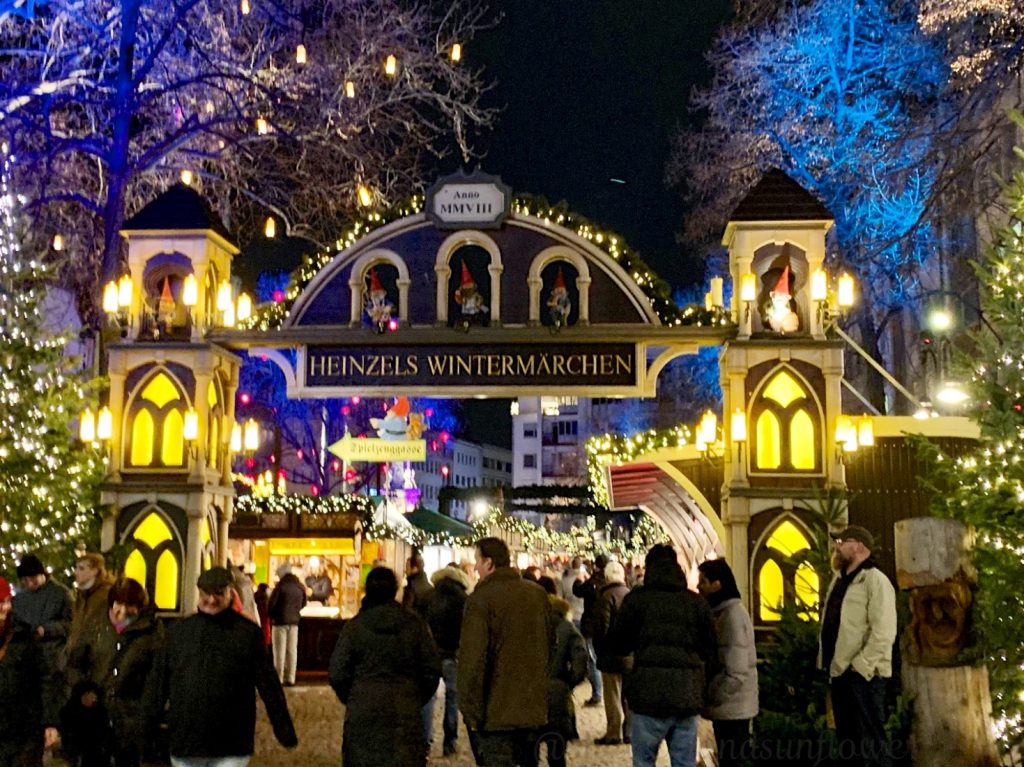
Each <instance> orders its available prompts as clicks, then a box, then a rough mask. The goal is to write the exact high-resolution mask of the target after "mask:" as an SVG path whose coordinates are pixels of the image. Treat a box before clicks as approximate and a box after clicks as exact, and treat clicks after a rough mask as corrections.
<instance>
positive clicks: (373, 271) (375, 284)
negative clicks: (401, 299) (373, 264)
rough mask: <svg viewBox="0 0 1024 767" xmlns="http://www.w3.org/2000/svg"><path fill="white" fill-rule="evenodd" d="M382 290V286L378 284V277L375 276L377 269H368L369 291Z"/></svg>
mask: <svg viewBox="0 0 1024 767" xmlns="http://www.w3.org/2000/svg"><path fill="white" fill-rule="evenodd" d="M378 290H379V291H381V292H384V286H383V285H381V284H380V278H379V277H378V276H377V270H376V269H371V270H370V292H371V293H376V292H377V291H378Z"/></svg>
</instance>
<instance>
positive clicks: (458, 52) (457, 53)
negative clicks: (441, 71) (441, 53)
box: [451, 43, 462, 62]
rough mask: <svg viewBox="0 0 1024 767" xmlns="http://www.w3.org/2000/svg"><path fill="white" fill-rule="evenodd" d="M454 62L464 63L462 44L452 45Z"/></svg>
mask: <svg viewBox="0 0 1024 767" xmlns="http://www.w3.org/2000/svg"><path fill="white" fill-rule="evenodd" d="M451 56H452V61H456V62H458V61H462V43H452V53H451Z"/></svg>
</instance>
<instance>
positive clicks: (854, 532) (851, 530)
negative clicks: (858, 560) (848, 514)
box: [832, 525, 875, 551]
mask: <svg viewBox="0 0 1024 767" xmlns="http://www.w3.org/2000/svg"><path fill="white" fill-rule="evenodd" d="M832 537H833V538H834V539H835V540H837V541H847V540H849V541H860V542H861V543H863V544H864V548H866V549H867V550H868V551H871V550H872V549H874V548H875V536H873V535H872V534H871V531H870V530H868V529H867V528H865V527H861V526H860V525H850V526H849V527H847V528H846V529H844V530H840V531H839V532H838V533H834V534H833V535H832Z"/></svg>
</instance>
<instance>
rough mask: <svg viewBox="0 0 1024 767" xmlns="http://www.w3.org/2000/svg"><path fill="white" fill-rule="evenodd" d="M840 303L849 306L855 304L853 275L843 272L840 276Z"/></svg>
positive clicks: (845, 306)
mask: <svg viewBox="0 0 1024 767" xmlns="http://www.w3.org/2000/svg"><path fill="white" fill-rule="evenodd" d="M838 300H839V305H840V306H841V307H843V308H844V309H845V308H848V307H851V306H853V277H851V276H850V275H849V273H847V272H843V273H842V275H840V277H839V298H838Z"/></svg>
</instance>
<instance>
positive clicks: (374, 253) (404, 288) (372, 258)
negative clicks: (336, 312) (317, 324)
mask: <svg viewBox="0 0 1024 767" xmlns="http://www.w3.org/2000/svg"><path fill="white" fill-rule="evenodd" d="M379 264H386V265H388V266H389V267H393V268H394V269H395V270H396V271H397V273H398V274H397V278H396V279H395V287H396V288H397V293H398V295H397V296H396V298H397V300H398V321H399V322H402V323H406V324H408V322H409V286H410V285H411V284H412V281H411V280H410V279H409V267H408V266H407V265H406V263H405V261H404V260H403V259H402V257H401V256H399V255H398V254H397V253H395V252H394V251H393V250H387V249H385V248H374V249H373V250H370V251H367V252H366V253H364V254H363V255H361V256H360V257H359V258H357V259H356V260H355V262H354V263H353V264H352V271H351V273H350V275H349V278H348V287H349V293H350V305H349V323H350V324H351V325H352V327H359V326H360V325H362V324H363V316H364V307H365V303H366V301H365V296H364V294H365V292H366V287H367V281H368V280H369V279H370V270H371V269H373V268H374V267H376V266H377V265H379Z"/></svg>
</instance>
